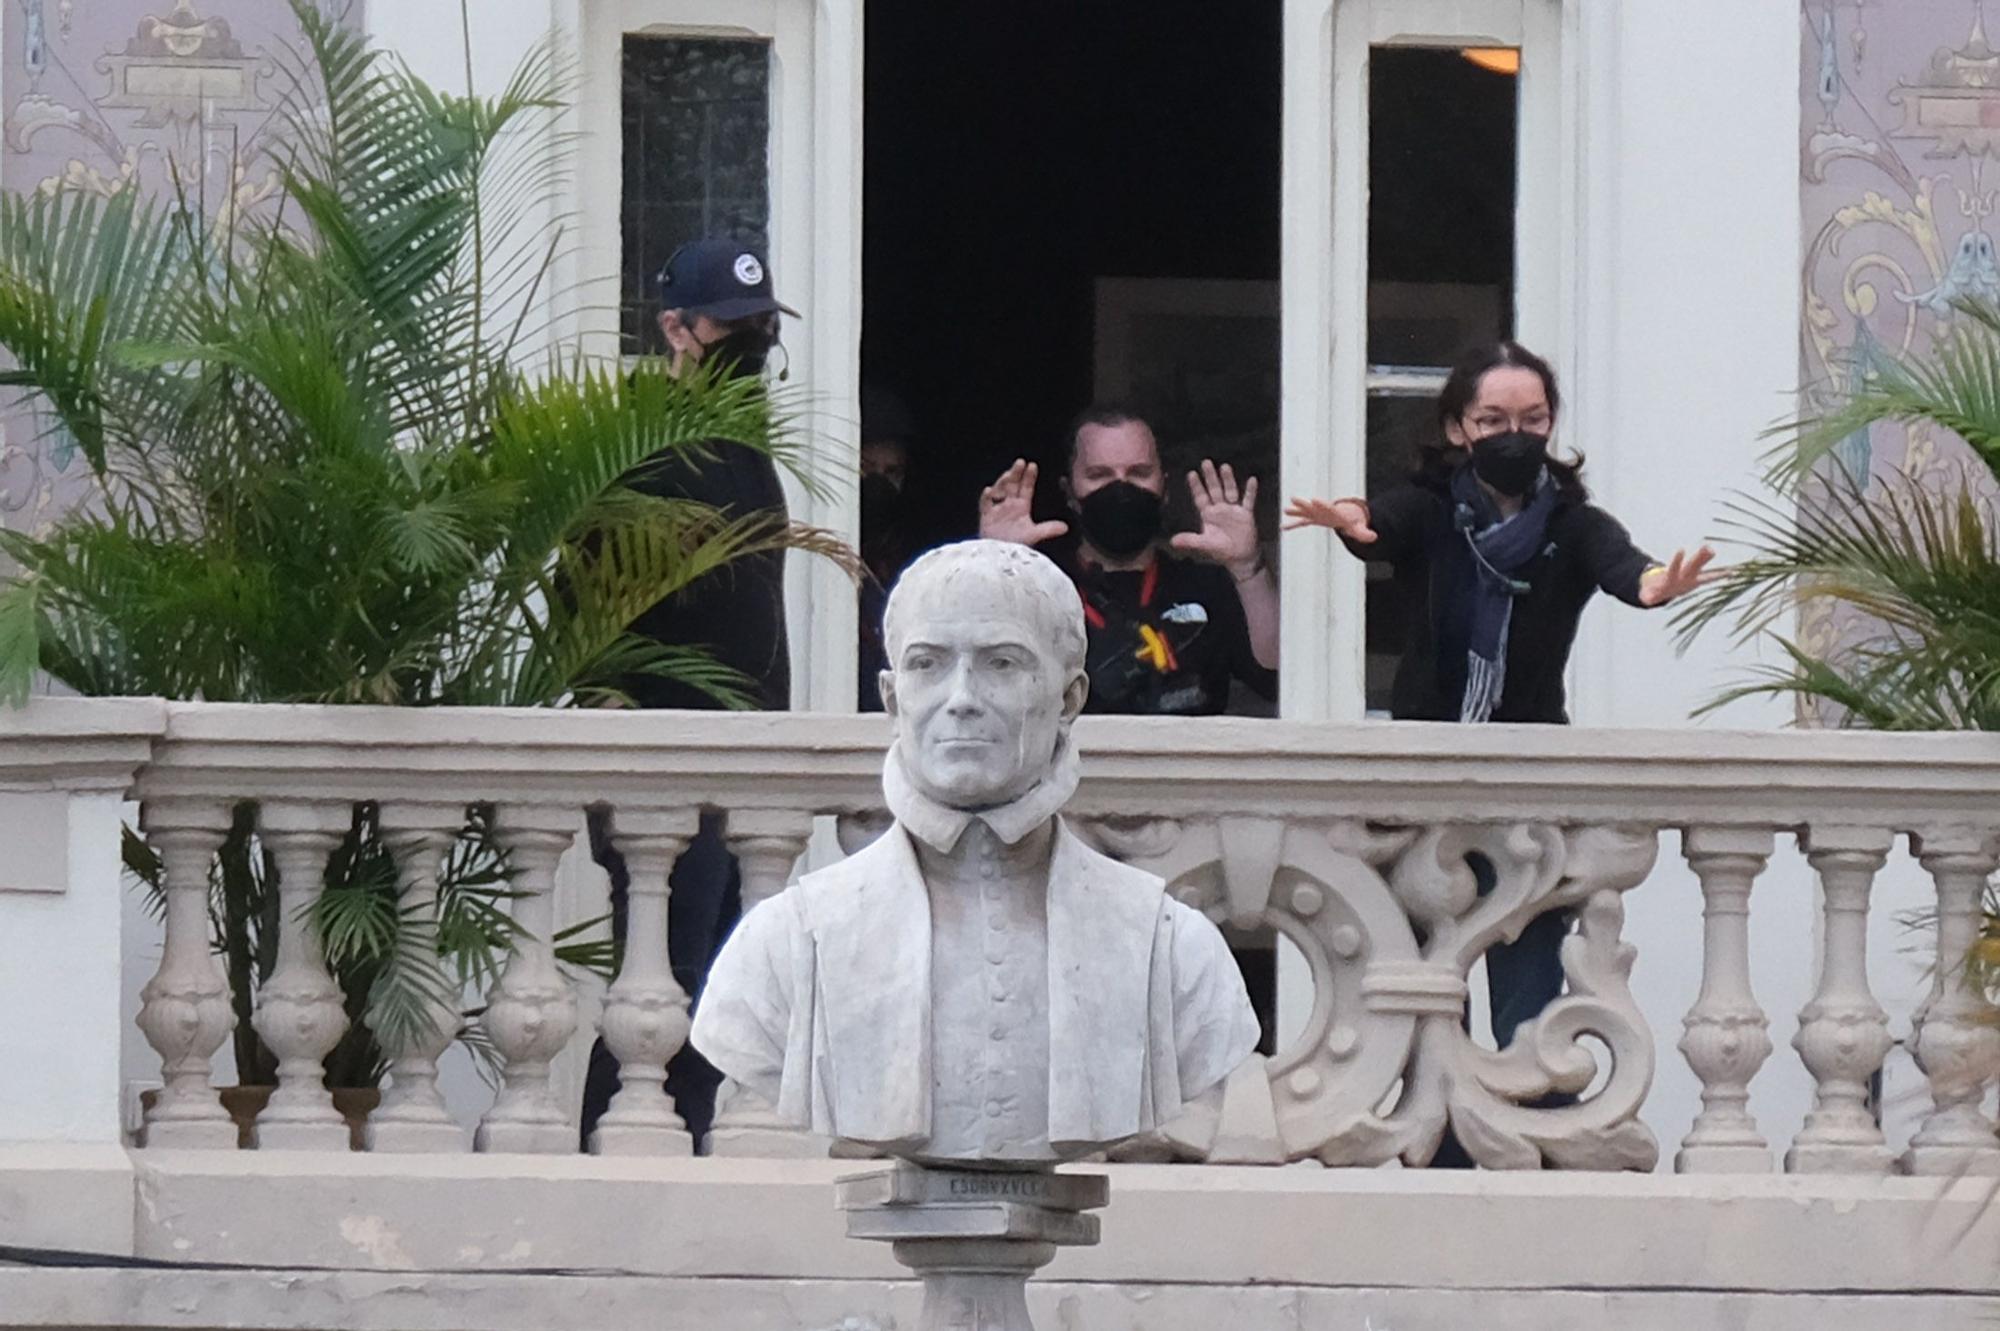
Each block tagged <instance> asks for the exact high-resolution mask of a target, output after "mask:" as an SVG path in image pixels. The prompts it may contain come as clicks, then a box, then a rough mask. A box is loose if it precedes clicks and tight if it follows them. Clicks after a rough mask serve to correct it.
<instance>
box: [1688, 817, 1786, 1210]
mask: <svg viewBox="0 0 2000 1331" xmlns="http://www.w3.org/2000/svg"><path fill="white" fill-rule="evenodd" d="M1775 843H1776V838H1775V837H1774V836H1773V835H1772V834H1771V833H1770V832H1767V831H1762V830H1758V829H1751V828H1701V827H1698V828H1691V829H1689V831H1688V833H1687V835H1686V837H1685V838H1684V840H1683V841H1682V843H1681V850H1682V854H1683V855H1685V856H1686V858H1687V862H1688V866H1689V867H1690V868H1692V869H1693V870H1694V872H1695V876H1696V877H1697V878H1699V879H1700V880H1701V898H1702V967H1701V993H1700V994H1699V995H1698V996H1697V997H1696V999H1695V1004H1694V1007H1693V1009H1692V1010H1690V1011H1689V1013H1688V1015H1687V1020H1686V1021H1685V1022H1684V1023H1683V1026H1684V1028H1685V1033H1684V1034H1683V1035H1682V1036H1681V1043H1680V1049H1681V1053H1682V1054H1684V1055H1686V1057H1687V1061H1688V1066H1690V1067H1692V1068H1693V1069H1694V1074H1695V1076H1697V1077H1699V1078H1701V1112H1700V1113H1699V1114H1698V1115H1696V1116H1695V1120H1694V1126H1693V1128H1691V1129H1690V1130H1689V1132H1688V1135H1687V1139H1686V1140H1685V1141H1683V1142H1682V1143H1681V1149H1680V1154H1679V1155H1677V1156H1675V1157H1674V1168H1675V1169H1676V1170H1678V1171H1679V1172H1680V1173H1683V1174H1750V1173H1765V1172H1768V1171H1769V1170H1770V1168H1771V1149H1770V1146H1769V1144H1768V1143H1767V1142H1765V1140H1764V1135H1763V1134H1762V1133H1760V1132H1759V1131H1757V1123H1756V1120H1755V1119H1754V1118H1753V1117H1752V1116H1751V1114H1750V1108H1749V1105H1750V1079H1751V1078H1753V1077H1755V1076H1756V1075H1757V1070H1758V1069H1759V1068H1761V1067H1763V1066H1764V1060H1765V1059H1767V1058H1769V1057H1770V1056H1771V1037H1770V1034H1769V1028H1770V1023H1769V1022H1768V1021H1766V1020H1765V1017H1764V1009H1763V1008H1761V1007H1759V1006H1758V1005H1757V998H1756V995H1755V993H1754V992H1753V991H1752V989H1751V985H1750V889H1751V886H1752V885H1753V884H1754V883H1755V882H1756V881H1757V875H1758V874H1760V873H1762V872H1763V870H1764V865H1765V864H1766V863H1767V862H1768V861H1769V860H1770V858H1771V850H1772V847H1773V846H1774V845H1775Z"/></svg>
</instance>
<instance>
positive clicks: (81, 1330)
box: [0, 1267, 1991, 1331]
mask: <svg viewBox="0 0 2000 1331" xmlns="http://www.w3.org/2000/svg"><path fill="white" fill-rule="evenodd" d="M918 1303H919V1299H918V1294H917V1290H916V1287H915V1286H914V1285H912V1284H908V1283H905V1282H880V1281H872V1280H844V1281H843V1280H822V1281H796V1280H791V1281H787V1280H739V1281H730V1280H701V1279H671V1278H661V1277H645V1276H627V1277H605V1276H595V1277H591V1276H522V1275H514V1276H508V1275H476V1276H464V1275H450V1276H445V1275H421V1276H420V1275H414V1274H406V1275H385V1274H375V1273H362V1272H340V1273H331V1274H311V1273H299V1272H283V1271H245V1272H226V1273H217V1272H210V1271H196V1272H170V1271H131V1270H121V1271H107V1270H47V1269H27V1268H7V1267H0V1328H5V1329H7V1331H14V1329H16V1328H20V1329H23V1331H25V1329H26V1328H36V1329H37V1331H105V1329H106V1328H120V1329H121V1331H208V1329H209V1328H215V1327H230V1328H233V1329H234V1331H323V1329H324V1331H334V1329H336V1328H337V1329H338V1331H548V1328H550V1327H562V1326H578V1325H584V1324H588V1325H589V1326H590V1327H591V1328H592V1331H716V1329H717V1328H726V1329H727V1331H894V1329H895V1328H898V1327H904V1328H907V1327H911V1326H914V1325H916V1314H917V1307H918ZM1028 1303H1029V1306H1030V1307H1031V1308H1032V1309H1033V1310H1034V1312H1035V1315H1036V1317H1037V1319H1038V1320H1039V1321H1040V1322H1041V1324H1042V1325H1043V1326H1045V1327H1048V1328H1051V1331H1058V1329H1061V1331H1068V1329H1069V1328H1080V1327H1088V1328H1090V1331H1214V1328H1217V1327H1227V1328H1229V1331H1308V1329H1310V1331H1324V1329H1325V1328H1343V1329H1345V1328H1352V1329H1353V1331H1467V1328H1472V1327H1477V1328H1479V1329H1480V1331H1602V1328H1604V1327H1607V1326H1615V1327H1618V1328H1619V1329H1620V1331H1687V1328H1689V1327H1719V1326H1729V1327H1734V1328H1739V1329H1740V1331H1891V1329H1896V1331H1901V1329H1903V1328H1908V1327H1923V1328H1924V1329H1925V1331H1987V1328H1989V1327H1990V1326H1991V1312H1990V1309H1991V1304H1990V1302H1989V1301H1986V1300H1982V1299H1979V1298H1975V1297H1969V1296H1953V1295H1938V1294H1905V1295H1896V1294H1876V1295H1817V1294H1791V1295H1783V1294H1731V1293H1712V1292H1687V1293H1673V1292H1661V1291H1593V1290H1527V1291H1524V1290H1392V1289H1369V1288H1357V1289H1310V1288H1302V1287H1298V1286H1285V1285H1259V1286H1250V1287H1243V1286H1214V1285H1211V1286H1201V1285H1162V1284H1156V1285H1139V1284H1133V1285H1105V1284H1078V1283H1072V1282H1067V1281H1050V1282H1043V1281H1035V1282H1032V1283H1031V1284H1030V1285H1029V1287H1028Z"/></svg>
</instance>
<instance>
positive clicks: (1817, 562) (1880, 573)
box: [1678, 303, 2000, 1000]
mask: <svg viewBox="0 0 2000 1331" xmlns="http://www.w3.org/2000/svg"><path fill="white" fill-rule="evenodd" d="M1958 309H1959V313H1960V314H1961V315H1962V316H1963V318H1962V319H1960V320H1957V321H1955V322H1954V324H1953V325H1952V326H1950V327H1949V328H1948V329H1947V331H1945V332H1943V333H1942V334H1940V336H1939V338H1938V339H1937V342H1936V344H1935V346H1934V348H1933V349H1932V351H1931V353H1930V354H1929V355H1927V356H1911V355H1905V356H1890V355H1885V354H1882V353H1881V352H1880V351H1879V350H1872V349H1871V353H1870V354H1869V355H1868V356H1866V357H1865V359H1862V360H1859V361H1857V363H1856V365H1855V366H1854V367H1852V368H1851V370H1850V373H1849V378H1850V383H1849V384H1848V385H1847V391H1846V400H1845V401H1844V402H1843V403H1842V404H1841V405H1840V406H1839V407H1838V408H1837V409H1835V410H1834V411H1831V412H1829V413H1826V414H1824V415H1821V416H1818V417H1816V418H1811V419H1808V420H1805V421H1803V422H1799V423H1796V424H1795V425H1793V426H1790V427H1786V428H1785V429H1784V430H1782V431H1781V433H1782V434H1783V435H1784V436H1785V439H1786V443H1785V445H1784V446H1783V447H1782V448H1781V449H1780V450H1779V452H1778V453H1777V454H1776V456H1775V458H1774V462H1773V466H1772V469H1771V481H1772V485H1773V489H1774V490H1775V492H1776V497H1775V498H1770V497H1767V498H1758V499H1744V500H1740V501H1739V502H1737V503H1736V504H1735V505H1734V506H1733V507H1732V512H1731V517H1730V519H1729V522H1728V525H1729V526H1730V528H1731V529H1732V535H1734V536H1735V537H1736V538H1737V543H1738V544H1740V545H1741V546H1743V547H1744V548H1745V551H1746V553H1745V557H1744V558H1742V559H1740V560H1739V561H1737V562H1735V563H1733V564H1730V565H1729V566H1727V567H1726V568H1725V569H1724V570H1723V572H1722V573H1721V574H1720V576H1719V577H1718V579H1717V580H1716V581H1715V582H1714V583H1713V584H1711V585H1710V586H1709V587H1707V588H1706V589H1704V590H1703V591H1702V592H1701V593H1699V594H1697V595H1696V596H1695V597H1693V598H1691V599H1690V600H1689V602H1688V603H1687V605H1686V606H1685V607H1684V608H1683V609H1682V610H1681V611H1680V612H1679V614H1678V619H1679V624H1680V628H1681V630H1682V634H1683V641H1684V642H1685V641H1687V640H1689V639H1692V638H1693V637H1694V636H1695V635H1697V634H1699V633H1700V632H1702V631H1703V630H1704V629H1706V628H1708V627H1710V626H1711V625H1713V624H1715V623H1716V622H1717V621H1719V620H1725V619H1727V620H1732V621H1733V624H1732V628H1733V631H1734V633H1735V635H1736V638H1737V640H1738V641H1739V642H1742V641H1749V640H1751V639H1755V638H1759V637H1762V636H1765V635H1769V636H1771V637H1774V638H1775V639H1776V640H1777V641H1778V643H1779V644H1780V645H1781V647H1782V648H1783V650H1784V653H1785V660H1784V662H1783V663H1782V664H1779V665H1775V666H1771V667H1767V668H1765V669H1764V670H1762V671H1761V672H1759V673H1758V674H1757V675H1756V676H1755V677H1753V678H1752V679H1750V680H1748V681H1746V682H1745V683H1743V684H1742V685H1740V686H1738V687H1736V688H1733V689H1731V690H1729V691H1727V692H1725V693H1724V694H1723V695H1722V696H1721V697H1719V698H1717V699H1716V700H1715V701H1714V702H1713V703H1711V704H1710V709H1711V710H1712V709H1713V708H1715V707H1720V706H1723V705H1725V704H1727V703H1729V702H1731V701H1733V700H1735V699H1738V698H1742V697H1747V696H1754V695H1764V696H1791V697H1794V698H1796V699H1798V700H1799V701H1801V702H1811V703H1821V704H1827V705H1829V706H1830V709H1831V715H1832V717H1833V719H1834V720H1836V722H1837V723H1839V724H1842V725H1847V726H1857V727H1865V728H1869V729H1877V730H2000V546H1996V533H2000V525H1996V519H1997V518H2000V513H1996V511H1995V506H1994V496H1995V493H1996V487H1995V482H1996V480H2000V309H1996V308H1995V307H1993V306H1990V305H1985V304H1979V303H1965V304H1962V305H1960V306H1959V307H1958ZM1885 422H1893V423H1896V424H1899V425H1902V426H1905V427H1908V428H1910V429H1911V430H1912V431H1913V438H1914V437H1915V432H1926V431H1931V430H1936V431H1943V432H1947V433H1949V434H1952V435H1956V436H1957V437H1958V438H1960V439H1962V440H1964V441H1965V443H1966V444H1967V445H1968V447H1969V450H1970V453H1971V457H1970V458H1969V459H1967V460H1966V461H1964V462H1963V463H1961V464H1959V465H1956V466H1952V465H1946V466H1941V467H1932V468H1928V469H1925V468H1919V467H1916V466H1911V465H1909V464H1905V465H1904V466H1903V467H1902V468H1899V469H1897V470H1895V471H1893V472H1890V473H1888V474H1886V475H1882V476H1874V475H1870V474H1869V472H1868V470H1867V468H1866V465H1865V463H1864V464H1863V465H1862V466H1860V467H1855V466H1853V465H1852V461H1851V459H1852V458H1853V457H1854V456H1856V455H1858V456H1859V457H1861V458H1863V459H1865V458H1866V457H1867V456H1868V455H1869V452H1870V450H1867V449H1866V448H1857V447H1855V444H1856V441H1857V440H1865V439H1866V438H1867V435H1868V432H1869V431H1870V430H1872V429H1873V427H1875V426H1876V425H1878V424H1881V423H1885ZM1794 617H1796V618H1797V620H1798V622H1801V623H1805V622H1811V621H1817V622H1818V623H1819V624H1821V625H1822V626H1826V627H1824V628H1823V629H1822V630H1821V631H1820V632H1819V633H1818V634H1816V635H1815V638H1814V640H1812V641H1807V640H1805V639H1804V637H1803V635H1796V634H1790V633H1786V632H1781V631H1779V627H1778V626H1779V625H1780V624H1782V623H1784V622H1786V621H1787V620H1790V619H1793V618H1794ZM1822 710H1824V709H1822ZM1905 923H1906V924H1908V925H1910V926H1911V927H1912V928H1916V929H1922V930H1924V931H1925V932H1929V931H1930V930H1931V929H1932V928H1934V927H1935V923H1936V916H1935V914H1934V913H1931V912H1919V913H1917V914H1916V915H1913V916H1911V917H1910V918H1908V919H1907V920H1906V921H1905ZM1940 962H1941V963H1942V964H1945V965H1947V966H1950V967H1954V968H1956V969H1958V970H1959V971H1960V973H1961V975H1962V977H1963V983H1965V984H1967V985H1968V986H1970V987H1972V988H1973V989H1974V990H1975V991H1976V992H1978V993H1981V994H1983V995H1985V996H1986V997H1987V998H1988V999H1989V1000H1993V999H2000V896H1996V894H1995V892H1994V891H1993V889H1992V888H1991V887H1990V886H1989V889H1988V891H1987V894H1986V899H1985V903H1984V909H1983V919H1982V923H1981V927H1980V932H1979V937H1978V939H1977V940H1976V941H1975V942H1974V944H1973V946H1972V948H1971V951H1970V953H1969V954H1968V955H1967V956H1965V957H1963V958H1940Z"/></svg>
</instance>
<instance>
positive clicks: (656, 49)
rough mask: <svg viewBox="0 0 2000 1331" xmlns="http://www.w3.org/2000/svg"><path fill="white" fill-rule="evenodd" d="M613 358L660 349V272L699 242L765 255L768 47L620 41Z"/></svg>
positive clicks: (745, 42) (642, 39)
mask: <svg viewBox="0 0 2000 1331" xmlns="http://www.w3.org/2000/svg"><path fill="white" fill-rule="evenodd" d="M623 65H624V80H623V99H622V100H623V127H624V192H623V195H622V208H621V215H620V230H621V238H622V241H623V245H622V251H623V261H622V264H621V281H620V285H619V292H620V300H619V334H620V347H621V349H622V350H623V351H624V352H625V353H626V354H627V355H637V354H641V353H645V352H653V351H658V350H660V345H661V344H660V333H659V328H658V321H657V318H656V316H657V315H658V313H659V289H658V286H657V282H656V279H657V278H658V276H659V272H660V268H661V267H662V266H663V265H664V264H665V263H666V261H667V257H668V256H669V255H671V254H672V253H673V252H674V250H675V249H676V248H677V247H679V246H681V245H684V244H686V243H687V242H688V241H690V240H697V239H700V238H702V237H705V236H728V237H731V238H733V239H736V240H741V241H744V242H746V243H749V244H753V245H756V246H758V247H759V248H765V247H767V246H768V244H769V231H770V225H771V181H770V152H769V145H770V139H771V48H770V45H769V44H768V43H766V42H762V41H748V40H733V39H718V38H708V37H702V38H693V37H649V36H637V35H634V36H627V37H626V38H625V47H624V60H623Z"/></svg>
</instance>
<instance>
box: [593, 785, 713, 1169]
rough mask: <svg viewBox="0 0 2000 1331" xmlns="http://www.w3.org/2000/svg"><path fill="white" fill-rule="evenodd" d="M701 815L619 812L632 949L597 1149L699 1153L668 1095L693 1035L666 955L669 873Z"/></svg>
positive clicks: (613, 1021) (609, 1038) (611, 1001)
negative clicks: (673, 1065) (676, 1061)
mask: <svg viewBox="0 0 2000 1331" xmlns="http://www.w3.org/2000/svg"><path fill="white" fill-rule="evenodd" d="M699 823H700V813H699V811H697V810H695V809H676V810H672V811H670V812H663V813H650V812H645V813H621V814H618V815H616V818H615V823H614V827H613V829H612V835H613V837H614V839H615V840H616V842H617V845H618V852H619V854H621V855H622V856H624V858H625V869H626V875H627V880H626V888H625V912H626V914H625V953H624V959H623V962H622V964H621V965H620V966H619V968H618V978H617V979H616V980H614V981H613V982H612V984H611V990H610V992H609V993H607V994H606V995H605V996H604V1016H603V1022H602V1029H603V1032H604V1044H605V1047H606V1048H608V1049H610V1050H611V1052H612V1053H613V1054H615V1055H616V1056H617V1058H618V1093H617V1094H616V1095H614V1096H612V1097H611V1104H610V1106H609V1107H608V1108H606V1110H605V1111H604V1116H603V1117H602V1118H600V1119H598V1121H597V1127H596V1129H595V1130H594V1131H593V1132H592V1133H591V1135H590V1149H591V1150H592V1151H593V1152H595V1153H596V1154H598V1155H692V1154H694V1138H693V1137H692V1136H690V1135H689V1134H688V1130H687V1124H686V1123H685V1122H683V1121H682V1119H681V1116H680V1115H679V1114H677V1113H675V1112H674V1106H673V1102H672V1101H671V1100H669V1099H668V1098H667V1090H666V1083H667V1062H668V1060H670V1059H672V1058H673V1056H674V1055H675V1054H677V1053H679V1052H680V1049H681V1046H682V1045H684V1044H686V1043H687V1035H688V996H687V991H686V990H684V989H682V988H681V986H680V984H679V982H678V981H676V980H675V979H674V970H673V964H672V962H671V960H670V959H669V958H668V955H667V902H668V895H669V892H670V890H671V889H670V888H669V886H668V883H667V877H668V875H669V874H671V873H672V872H673V869H674V864H675V862H676V861H678V860H679V859H680V857H681V852H683V851H685V850H686V849H687V846H688V842H689V841H690V840H692V839H693V837H694V834H695V829H696V827H697V826H698V825H699Z"/></svg>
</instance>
